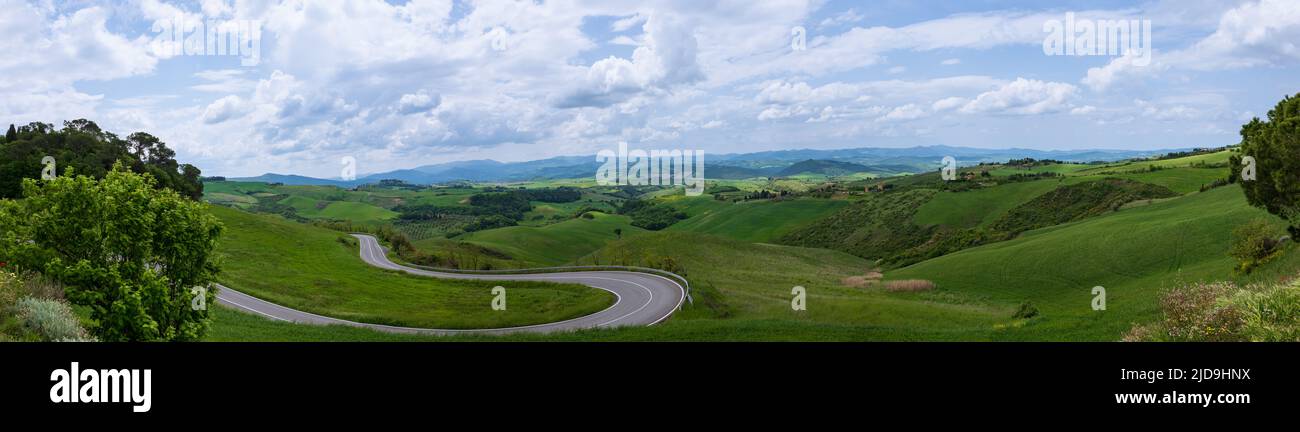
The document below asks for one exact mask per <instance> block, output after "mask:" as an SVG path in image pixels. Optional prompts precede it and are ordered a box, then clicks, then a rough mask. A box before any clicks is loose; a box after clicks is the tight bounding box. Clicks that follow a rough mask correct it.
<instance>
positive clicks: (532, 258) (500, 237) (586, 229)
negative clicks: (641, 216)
mask: <svg viewBox="0 0 1300 432" xmlns="http://www.w3.org/2000/svg"><path fill="white" fill-rule="evenodd" d="M591 215H592V216H593V218H592V219H586V218H581V217H579V218H574V219H569V220H566V221H564V222H560V223H556V224H551V225H547V226H543V227H530V226H513V227H505V228H497V229H491V230H485V231H478V232H473V233H469V234H465V235H463V236H460V237H457V238H456V239H457V240H462V241H465V242H468V243H473V244H477V245H480V246H484V247H487V248H491V249H495V250H498V251H501V252H505V253H506V254H509V255H510V256H511V257H513V258H515V259H516V260H519V261H522V262H523V263H524V264H526V265H532V266H555V265H561V264H567V263H570V262H572V261H573V260H575V259H577V258H579V257H581V256H583V255H587V254H589V253H591V252H593V251H595V250H597V249H600V248H601V247H603V246H604V245H605V244H606V243H608V242H610V241H613V240H615V239H617V238H618V236H617V235H616V234H615V233H614V230H615V229H621V230H623V236H624V237H628V236H634V235H637V234H639V233H642V232H644V231H645V230H643V229H641V228H637V227H634V226H632V220H631V219H630V218H628V217H627V216H622V215H608V214H604V213H598V212H592V213H591Z"/></svg>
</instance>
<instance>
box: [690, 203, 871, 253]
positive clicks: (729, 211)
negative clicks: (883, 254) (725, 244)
mask: <svg viewBox="0 0 1300 432" xmlns="http://www.w3.org/2000/svg"><path fill="white" fill-rule="evenodd" d="M710 201H714V200H710ZM845 205H848V201H842V200H825V199H793V200H783V201H771V200H764V201H752V202H741V203H735V204H729V205H726V206H724V207H720V208H717V209H712V210H706V211H704V212H701V213H699V214H695V215H692V216H691V217H690V218H689V219H686V220H684V221H681V222H678V223H676V224H674V225H672V226H670V227H668V230H670V231H691V232H698V233H704V234H713V235H719V236H723V237H728V238H733V239H737V240H744V241H748V242H757V243H769V242H772V241H774V240H776V239H778V238H780V237H781V236H783V235H785V234H786V233H788V232H790V231H791V230H794V229H795V228H798V227H799V226H802V225H804V224H807V223H809V222H812V221H814V220H817V219H819V218H821V217H823V216H825V215H827V214H830V213H831V212H834V211H836V210H838V209H840V208H842V207H844V206H845ZM687 214H690V213H689V212H688V213H687Z"/></svg>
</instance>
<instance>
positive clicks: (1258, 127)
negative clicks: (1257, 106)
mask: <svg viewBox="0 0 1300 432" xmlns="http://www.w3.org/2000/svg"><path fill="white" fill-rule="evenodd" d="M1243 156H1251V157H1254V158H1255V175H1256V180H1252V181H1242V180H1241V171H1242V168H1244V164H1243V163H1242V157H1243ZM1228 162H1229V165H1230V166H1231V169H1232V177H1230V178H1229V179H1230V180H1232V181H1238V182H1240V183H1241V190H1242V192H1244V193H1245V194H1246V201H1247V202H1249V203H1250V205H1252V206H1255V207H1259V208H1263V209H1265V210H1267V211H1268V212H1269V213H1272V214H1275V215H1278V216H1280V217H1282V218H1283V219H1286V220H1287V221H1288V222H1289V223H1290V227H1289V228H1288V231H1290V232H1291V236H1292V237H1300V94H1297V95H1295V96H1288V97H1286V98H1283V99H1282V101H1281V102H1278V103H1277V106H1276V107H1274V108H1273V109H1272V110H1269V112H1268V120H1267V121H1260V119H1258V118H1256V119H1252V120H1251V121H1250V123H1247V124H1245V125H1243V126H1242V127H1241V154H1240V155H1235V154H1234V155H1232V157H1230V158H1229V159H1228Z"/></svg>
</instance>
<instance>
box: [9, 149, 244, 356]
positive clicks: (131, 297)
mask: <svg viewBox="0 0 1300 432" xmlns="http://www.w3.org/2000/svg"><path fill="white" fill-rule="evenodd" d="M23 196H24V199H23V200H19V201H0V261H7V262H14V263H17V264H19V265H21V266H22V267H23V268H31V269H40V270H41V271H42V272H43V273H44V274H45V275H46V276H48V277H50V278H52V279H54V280H56V281H58V282H60V283H61V284H63V286H64V287H65V291H66V295H67V299H68V300H69V301H70V302H72V303H73V304H76V305H81V306H85V307H88V308H89V309H90V317H91V318H92V319H93V320H94V321H95V323H96V326H95V327H94V328H92V329H91V330H92V333H93V334H94V336H96V337H98V338H99V339H100V340H104V341H151V340H169V341H188V340H197V339H199V338H201V337H202V336H203V333H204V332H205V331H206V330H207V328H208V323H209V319H208V310H207V305H211V304H213V302H215V301H216V289H215V288H210V287H209V286H210V284H211V283H212V282H213V280H214V278H215V277H216V274H217V272H218V271H219V270H218V267H217V265H216V262H215V257H214V256H213V249H214V248H215V247H216V241H217V238H218V237H219V236H220V234H221V231H222V226H221V224H220V223H219V222H217V220H216V218H214V217H213V216H212V215H210V214H208V212H207V211H206V210H205V208H204V205H203V204H201V203H198V202H195V201H191V200H188V199H184V198H182V197H181V196H180V195H178V194H177V193H176V192H174V191H171V190H167V189H159V188H157V187H156V185H154V180H153V179H152V178H151V177H149V176H148V175H139V174H135V173H131V172H130V171H128V170H127V169H126V168H125V167H124V166H122V165H121V164H117V165H115V166H114V168H113V170H112V171H111V172H109V173H108V174H107V175H106V176H105V177H104V178H103V179H102V180H95V179H92V178H90V177H87V176H84V175H78V176H76V177H70V176H60V177H59V178H57V179H55V180H49V181H39V182H38V181H36V180H32V179H27V180H24V182H23ZM196 288H199V289H198V290H197V291H196ZM198 296H202V298H199V297H198ZM199 304H202V305H204V307H196V305H199Z"/></svg>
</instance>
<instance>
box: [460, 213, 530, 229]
mask: <svg viewBox="0 0 1300 432" xmlns="http://www.w3.org/2000/svg"><path fill="white" fill-rule="evenodd" d="M515 221H516V219H512V218H508V217H505V216H501V215H487V216H483V217H481V218H478V220H476V221H474V222H473V223H470V224H469V225H466V226H465V232H474V231H482V230H487V229H492V228H502V227H508V226H515V225H518V223H517V222H515Z"/></svg>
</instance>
